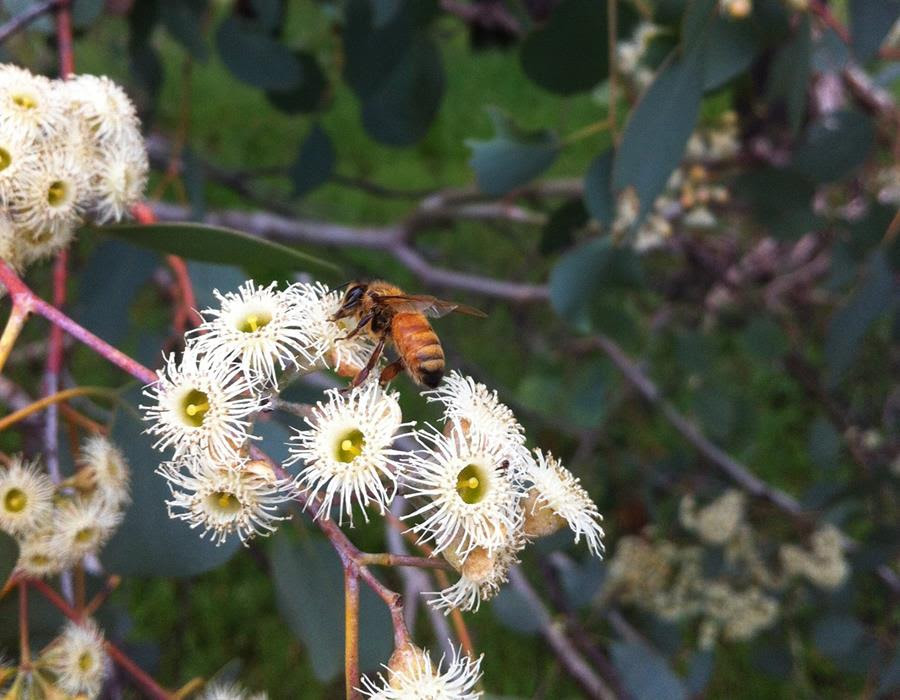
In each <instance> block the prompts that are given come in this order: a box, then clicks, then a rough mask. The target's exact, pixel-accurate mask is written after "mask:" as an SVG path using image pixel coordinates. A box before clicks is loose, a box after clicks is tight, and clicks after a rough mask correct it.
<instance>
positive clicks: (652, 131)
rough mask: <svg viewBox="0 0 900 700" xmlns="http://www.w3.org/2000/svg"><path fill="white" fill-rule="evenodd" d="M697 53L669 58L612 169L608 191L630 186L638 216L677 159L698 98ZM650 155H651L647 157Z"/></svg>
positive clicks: (692, 122)
mask: <svg viewBox="0 0 900 700" xmlns="http://www.w3.org/2000/svg"><path fill="white" fill-rule="evenodd" d="M703 74H704V71H703V54H702V51H701V50H700V49H698V48H694V49H691V50H688V51H687V53H685V54H684V55H683V56H680V57H676V56H672V57H671V59H670V60H669V62H668V64H667V65H666V66H665V67H664V68H663V69H662V71H661V72H660V73H659V75H657V77H656V79H655V80H654V81H653V84H652V85H651V86H650V88H649V89H648V90H647V92H646V93H644V96H643V97H642V98H641V101H640V102H639V103H638V104H637V106H636V107H635V109H634V111H632V113H631V115H630V117H629V119H628V124H627V125H626V126H625V133H624V134H623V136H622V143H621V144H620V145H619V148H618V149H617V151H616V156H615V162H614V165H613V189H614V191H615V192H616V194H617V195H621V193H622V192H623V191H625V190H626V189H629V188H632V189H633V190H634V193H635V194H636V195H637V198H638V202H639V204H640V211H641V213H642V214H643V213H646V212H648V211H649V210H650V208H651V207H652V206H653V202H654V200H655V199H656V197H657V196H658V195H659V194H660V193H661V192H662V190H663V187H665V184H666V182H667V181H668V179H669V175H671V173H672V170H674V169H675V166H677V165H678V163H679V162H680V161H681V156H682V154H683V153H684V147H685V144H686V143H687V140H688V137H689V136H690V135H691V132H692V131H693V130H694V125H695V124H696V122H697V115H698V114H699V112H700V99H701V97H702V96H703ZM650 153H652V154H653V157H652V158H649V157H647V156H648V154H650Z"/></svg>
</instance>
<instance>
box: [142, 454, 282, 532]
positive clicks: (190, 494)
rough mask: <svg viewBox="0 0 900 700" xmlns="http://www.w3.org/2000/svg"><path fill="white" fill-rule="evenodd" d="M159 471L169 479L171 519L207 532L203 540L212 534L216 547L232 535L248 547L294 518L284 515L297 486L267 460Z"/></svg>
mask: <svg viewBox="0 0 900 700" xmlns="http://www.w3.org/2000/svg"><path fill="white" fill-rule="evenodd" d="M182 467H186V471H183V470H182ZM157 473H159V474H161V475H162V476H164V477H165V478H166V479H167V480H168V481H169V490H170V491H171V492H172V499H171V500H169V501H166V504H167V505H168V507H169V517H171V518H173V519H175V520H184V521H186V522H187V523H189V524H190V526H191V528H192V529H193V528H202V530H203V532H202V534H201V536H202V537H205V536H206V535H207V534H209V535H210V537H211V539H212V540H213V541H214V542H215V543H216V544H217V545H220V544H222V543H223V542H224V541H225V539H226V538H227V537H228V535H229V534H231V533H233V532H236V533H237V534H238V536H239V537H240V539H241V541H242V542H244V543H246V542H247V541H248V540H249V539H251V538H252V537H254V536H257V535H259V536H263V537H265V536H268V535H270V534H271V533H272V532H274V531H275V529H276V527H277V526H276V523H277V522H278V521H281V520H286V519H288V518H289V517H290V515H282V514H281V504H282V503H285V502H286V501H289V500H291V499H292V498H293V497H294V496H295V488H294V485H293V483H292V482H291V481H290V480H288V479H279V478H278V477H277V476H276V475H275V473H274V472H273V471H272V468H271V467H270V466H269V465H268V464H266V463H265V462H261V461H250V460H247V459H242V458H238V459H237V461H234V462H232V463H222V464H215V463H211V462H207V461H203V460H200V459H197V458H193V459H189V460H187V461H186V462H185V463H183V464H182V463H178V462H167V463H164V464H163V465H161V466H160V468H159V469H158V470H157Z"/></svg>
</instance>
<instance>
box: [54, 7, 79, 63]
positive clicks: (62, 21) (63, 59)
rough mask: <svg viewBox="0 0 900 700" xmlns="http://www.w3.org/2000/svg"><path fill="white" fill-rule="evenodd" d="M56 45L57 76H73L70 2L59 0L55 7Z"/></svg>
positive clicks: (73, 61)
mask: <svg viewBox="0 0 900 700" xmlns="http://www.w3.org/2000/svg"><path fill="white" fill-rule="evenodd" d="M56 43H57V46H58V47H59V74H60V77H63V78H68V77H69V76H70V75H75V52H74V51H73V50H72V12H71V2H70V0H60V1H59V3H58V4H57V6H56Z"/></svg>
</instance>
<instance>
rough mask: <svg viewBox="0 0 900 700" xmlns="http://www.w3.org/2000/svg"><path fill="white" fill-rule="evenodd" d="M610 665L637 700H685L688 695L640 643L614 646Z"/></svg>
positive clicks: (662, 663)
mask: <svg viewBox="0 0 900 700" xmlns="http://www.w3.org/2000/svg"><path fill="white" fill-rule="evenodd" d="M612 661H613V663H614V664H615V666H616V670H617V671H619V673H620V674H622V681H623V682H624V683H625V688H626V689H627V690H628V692H629V694H631V695H632V696H634V698H635V699H636V700H651V699H655V698H672V700H684V698H687V691H686V689H685V687H684V684H683V683H682V682H681V679H680V678H678V676H676V675H675V673H673V672H672V670H671V669H670V668H669V667H668V665H666V662H665V660H664V659H663V658H662V657H660V656H659V654H657V653H656V652H654V651H653V650H652V649H651V648H650V647H648V646H646V645H645V644H643V643H641V642H614V643H613V645H612Z"/></svg>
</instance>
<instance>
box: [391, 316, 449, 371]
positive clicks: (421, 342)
mask: <svg viewBox="0 0 900 700" xmlns="http://www.w3.org/2000/svg"><path fill="white" fill-rule="evenodd" d="M391 336H392V338H393V341H394V345H396V346H397V352H398V353H399V355H400V358H401V359H402V360H403V364H404V365H405V366H406V369H407V371H408V372H409V374H410V376H411V377H412V378H413V379H414V380H415V381H416V382H418V383H419V384H424V385H425V386H428V387H431V388H434V387H436V386H437V385H438V384H440V383H441V379H442V378H443V376H444V349H443V348H442V347H441V341H440V340H438V337H437V334H436V333H435V332H434V330H433V329H432V327H431V324H430V323H428V319H427V318H425V316H424V314H412V313H399V314H395V315H394V318H393V319H392V321H391Z"/></svg>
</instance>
